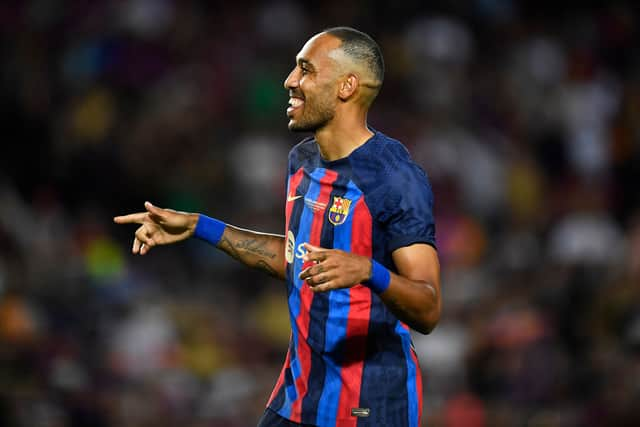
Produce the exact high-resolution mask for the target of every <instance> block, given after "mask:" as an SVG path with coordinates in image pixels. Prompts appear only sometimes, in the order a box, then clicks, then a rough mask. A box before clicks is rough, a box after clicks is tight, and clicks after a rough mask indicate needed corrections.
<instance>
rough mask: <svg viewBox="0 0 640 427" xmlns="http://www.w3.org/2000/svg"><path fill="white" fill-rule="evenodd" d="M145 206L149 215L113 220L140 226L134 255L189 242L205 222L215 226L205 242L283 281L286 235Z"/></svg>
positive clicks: (135, 215)
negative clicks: (210, 236) (212, 236)
mask: <svg viewBox="0 0 640 427" xmlns="http://www.w3.org/2000/svg"><path fill="white" fill-rule="evenodd" d="M144 206H145V208H146V210H147V211H146V212H139V213H133V214H129V215H123V216H117V217H115V218H114V219H113V220H114V221H115V222H116V223H118V224H139V225H140V227H138V229H137V230H136V232H135V237H134V239H133V247H132V252H133V253H134V254H140V255H145V254H146V253H147V252H149V251H150V250H151V249H152V248H154V247H155V246H159V245H168V244H171V243H176V242H180V241H182V240H185V239H188V238H189V237H191V236H193V235H194V234H196V231H197V229H198V228H199V227H198V224H199V223H202V224H200V225H201V226H202V225H203V224H204V223H205V222H207V223H208V224H206V225H211V224H213V227H214V230H213V231H214V232H213V235H215V237H214V238H212V239H211V238H207V237H208V236H204V240H207V241H209V242H210V243H211V244H213V245H215V246H216V247H217V248H219V249H220V250H222V251H224V252H226V253H227V254H229V255H230V256H232V257H233V258H235V259H237V260H238V261H240V262H241V263H243V264H245V265H247V266H249V267H252V268H256V269H259V270H263V271H266V272H267V273H269V274H270V275H272V276H273V277H277V278H280V279H284V277H285V261H284V260H285V257H284V250H285V240H284V236H279V235H276V234H268V233H259V232H256V231H251V230H245V229H242V228H238V227H234V226H232V225H227V224H223V223H221V222H219V221H217V220H212V219H211V218H208V217H206V216H204V215H200V214H194V213H188V212H178V211H174V210H172V209H162V208H159V207H157V206H154V205H152V204H151V203H149V202H146V203H145V205H144ZM198 237H203V236H198Z"/></svg>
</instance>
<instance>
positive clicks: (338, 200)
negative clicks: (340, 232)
mask: <svg viewBox="0 0 640 427" xmlns="http://www.w3.org/2000/svg"><path fill="white" fill-rule="evenodd" d="M350 206H351V200H349V199H345V198H344V197H338V196H333V203H332V204H331V207H330V208H329V222H330V223H331V224H333V225H340V224H343V223H344V221H345V220H346V219H347V216H348V215H349V207H350Z"/></svg>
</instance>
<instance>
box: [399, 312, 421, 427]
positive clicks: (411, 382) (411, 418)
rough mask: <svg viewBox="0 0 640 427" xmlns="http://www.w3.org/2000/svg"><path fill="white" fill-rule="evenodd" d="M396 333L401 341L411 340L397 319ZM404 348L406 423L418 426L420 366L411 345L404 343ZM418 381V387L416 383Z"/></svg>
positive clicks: (407, 331)
mask: <svg viewBox="0 0 640 427" xmlns="http://www.w3.org/2000/svg"><path fill="white" fill-rule="evenodd" d="M395 329H396V333H397V334H398V335H399V336H401V337H402V340H403V341H406V340H409V341H411V336H410V334H409V328H408V326H407V325H405V324H404V323H402V322H401V321H398V323H397V324H396V328H395ZM402 349H403V350H404V354H405V359H406V363H407V397H408V401H407V404H408V408H407V409H408V411H407V417H408V418H407V425H408V426H409V427H418V425H419V424H418V423H419V416H420V415H419V412H420V408H419V406H420V403H421V402H422V392H420V395H418V389H419V388H422V387H421V383H422V379H421V377H420V368H419V367H418V363H417V362H418V361H417V358H415V355H414V353H413V351H412V350H411V345H410V344H408V343H407V344H406V345H403V346H402ZM419 383H420V387H419V386H418V384H419Z"/></svg>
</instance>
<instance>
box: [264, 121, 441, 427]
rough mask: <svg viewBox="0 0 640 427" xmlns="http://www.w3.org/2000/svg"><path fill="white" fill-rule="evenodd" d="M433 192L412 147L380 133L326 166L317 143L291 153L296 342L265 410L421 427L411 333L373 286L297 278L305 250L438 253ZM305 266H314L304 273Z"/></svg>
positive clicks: (290, 251)
mask: <svg viewBox="0 0 640 427" xmlns="http://www.w3.org/2000/svg"><path fill="white" fill-rule="evenodd" d="M432 205H433V194H432V191H431V188H430V185H429V182H428V180H427V177H426V175H425V173H424V172H423V171H422V169H421V168H420V167H419V166H417V165H416V164H415V163H413V161H412V160H411V158H410V156H409V153H408V152H407V150H406V148H405V147H404V146H403V145H402V144H401V143H400V142H398V141H396V140H394V139H391V138H389V137H387V136H386V135H384V134H382V133H380V132H377V131H376V132H374V135H373V136H372V137H371V138H370V139H369V140H368V141H367V142H365V143H364V144H363V145H361V146H360V147H358V148H357V149H356V150H354V151H353V152H352V153H351V154H350V155H349V156H348V157H345V158H343V159H339V160H336V161H325V160H323V159H322V157H321V156H320V152H319V148H318V145H317V144H316V142H315V140H314V139H313V138H308V139H305V140H303V141H302V142H301V143H299V144H298V145H296V146H295V147H294V148H293V149H292V150H291V152H290V154H289V170H288V183H287V199H286V235H285V239H286V251H285V259H286V263H287V265H286V282H287V293H288V303H289V315H290V320H291V329H292V330H291V339H290V342H289V349H288V352H287V356H286V359H285V363H284V366H283V368H282V371H281V373H280V377H279V379H278V381H277V383H276V386H275V388H274V390H273V393H272V394H271V397H270V399H269V402H268V404H267V406H268V407H269V408H271V409H272V410H274V411H276V412H277V413H279V414H280V415H281V416H283V417H285V418H287V419H290V420H292V421H295V422H298V423H303V424H312V425H317V426H320V427H333V426H340V427H347V426H354V427H355V426H377V427H379V426H393V427H403V426H407V427H417V426H418V425H419V422H420V421H419V420H420V417H421V412H422V380H421V375H420V367H419V366H418V359H417V356H416V354H415V351H414V349H413V344H412V342H411V336H410V333H409V328H408V327H407V325H406V324H404V323H403V322H401V321H399V320H398V319H397V318H396V317H395V315H394V314H393V313H391V311H390V310H388V309H387V307H386V306H385V304H384V303H383V302H382V300H381V299H380V297H379V296H378V295H377V294H376V293H375V292H372V291H371V290H370V289H369V288H368V287H366V286H364V285H361V284H357V285H355V286H353V287H351V288H347V289H338V290H332V291H329V292H321V293H313V291H311V289H310V288H309V285H308V284H307V283H306V282H305V281H303V280H300V279H299V278H298V275H299V273H300V272H301V271H302V269H303V260H302V257H303V256H304V254H305V249H304V246H303V243H305V242H307V243H310V244H311V245H315V246H320V247H323V248H328V249H330V248H333V249H341V250H344V251H348V252H352V253H355V254H359V255H363V256H366V257H370V258H373V259H375V260H376V261H378V262H379V263H381V264H383V265H384V266H386V267H387V268H388V269H389V270H391V271H394V272H395V271H396V268H395V266H394V263H393V260H392V257H391V254H392V252H393V251H394V250H396V249H398V248H400V247H403V246H408V245H411V244H413V243H427V244H430V245H433V246H435V225H434V219H433V212H432ZM305 267H306V266H305Z"/></svg>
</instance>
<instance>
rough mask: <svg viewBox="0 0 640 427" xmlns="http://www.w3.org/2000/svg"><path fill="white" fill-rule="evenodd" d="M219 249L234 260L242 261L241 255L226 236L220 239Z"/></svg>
mask: <svg viewBox="0 0 640 427" xmlns="http://www.w3.org/2000/svg"><path fill="white" fill-rule="evenodd" d="M218 247H219V248H220V249H222V250H223V251H225V252H226V253H228V254H229V255H230V256H231V257H232V258H235V259H237V260H240V254H239V253H238V251H237V250H236V249H235V248H234V247H233V244H232V243H231V241H230V240H229V239H228V238H227V237H225V236H224V235H223V236H222V238H221V239H220V243H218Z"/></svg>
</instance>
